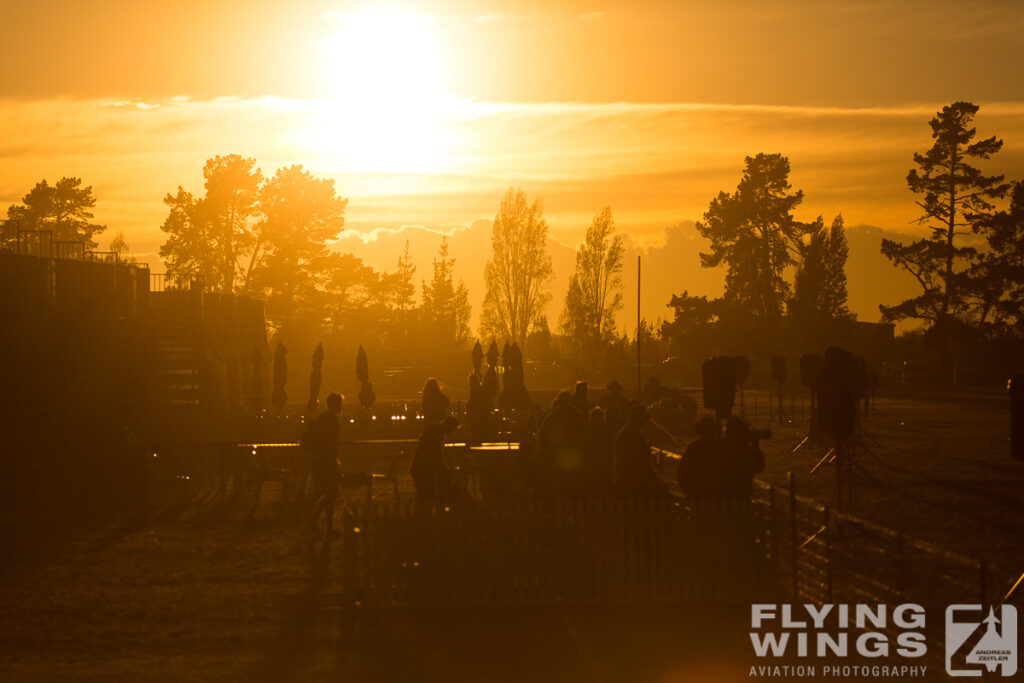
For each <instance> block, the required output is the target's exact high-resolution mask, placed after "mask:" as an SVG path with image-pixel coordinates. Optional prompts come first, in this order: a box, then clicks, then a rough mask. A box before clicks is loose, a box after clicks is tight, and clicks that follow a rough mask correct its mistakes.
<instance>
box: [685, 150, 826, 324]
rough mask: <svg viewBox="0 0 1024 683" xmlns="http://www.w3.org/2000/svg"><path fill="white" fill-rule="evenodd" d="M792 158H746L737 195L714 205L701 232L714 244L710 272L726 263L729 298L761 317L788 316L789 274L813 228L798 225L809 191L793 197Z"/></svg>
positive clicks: (705, 259) (704, 259)
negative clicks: (797, 211)
mask: <svg viewBox="0 0 1024 683" xmlns="http://www.w3.org/2000/svg"><path fill="white" fill-rule="evenodd" d="M791 189H792V186H791V185H790V184H789V159H787V158H786V157H784V156H782V155H781V154H763V153H762V154H758V155H757V156H755V157H747V158H746V167H745V169H744V171H743V177H742V178H741V179H740V182H739V184H738V185H737V186H736V192H734V193H733V194H729V193H726V192H721V193H719V195H718V197H716V198H715V199H713V200H712V201H711V205H710V207H709V208H708V210H707V212H706V213H705V214H704V220H703V221H701V222H698V223H697V231H698V232H699V233H700V234H701V235H702V236H703V237H705V238H707V239H709V240H711V251H710V253H702V254H701V255H700V259H701V264H702V265H703V266H704V267H705V268H714V267H716V266H719V265H721V264H723V263H724V264H725V265H726V266H727V268H728V271H727V273H726V278H725V299H726V300H727V301H729V302H730V303H733V304H735V305H737V306H738V307H740V308H741V309H743V310H745V311H746V312H748V313H750V314H752V315H755V316H760V317H765V318H774V317H779V316H781V314H782V310H783V304H784V303H785V302H786V300H787V298H788V295H789V289H790V288H789V283H788V282H786V280H785V279H784V277H783V271H784V269H785V268H786V267H787V266H789V265H792V264H793V263H795V260H794V255H795V254H798V253H799V248H800V246H801V245H802V243H803V236H804V235H805V234H806V232H807V227H806V226H805V225H804V224H802V223H799V222H797V221H796V220H794V218H793V209H794V208H795V207H796V206H797V205H798V204H799V203H800V202H801V201H803V196H804V195H803V191H802V190H797V191H796V193H793V194H790V190H791Z"/></svg>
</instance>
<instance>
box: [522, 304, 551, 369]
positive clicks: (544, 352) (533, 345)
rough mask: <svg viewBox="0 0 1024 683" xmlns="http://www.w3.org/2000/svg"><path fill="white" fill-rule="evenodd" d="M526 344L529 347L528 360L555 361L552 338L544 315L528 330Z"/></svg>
mask: <svg viewBox="0 0 1024 683" xmlns="http://www.w3.org/2000/svg"><path fill="white" fill-rule="evenodd" d="M526 343H527V344H528V345H529V347H530V358H533V359H536V360H556V359H557V358H558V353H557V351H556V350H555V342H554V336H553V335H552V334H551V327H550V326H549V325H548V317H547V316H546V315H542V316H541V317H540V318H538V319H537V321H536V322H535V323H534V324H533V327H532V328H530V334H528V335H527V336H526Z"/></svg>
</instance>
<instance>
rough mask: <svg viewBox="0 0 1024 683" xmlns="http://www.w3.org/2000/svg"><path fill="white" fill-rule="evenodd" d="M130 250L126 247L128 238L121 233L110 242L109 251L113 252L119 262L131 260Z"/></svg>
mask: <svg viewBox="0 0 1024 683" xmlns="http://www.w3.org/2000/svg"><path fill="white" fill-rule="evenodd" d="M131 250H132V248H131V247H130V246H129V245H128V238H126V237H125V236H124V233H123V232H119V233H117V234H116V235H114V238H113V239H112V240H110V251H111V252H113V254H114V256H115V257H116V258H117V260H118V261H120V262H122V263H123V262H125V261H128V260H129V259H130V258H131Z"/></svg>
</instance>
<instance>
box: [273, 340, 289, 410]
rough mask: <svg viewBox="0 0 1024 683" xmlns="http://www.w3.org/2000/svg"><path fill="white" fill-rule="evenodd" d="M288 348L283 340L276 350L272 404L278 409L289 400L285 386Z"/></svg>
mask: <svg viewBox="0 0 1024 683" xmlns="http://www.w3.org/2000/svg"><path fill="white" fill-rule="evenodd" d="M287 355H288V349H286V348H285V347H284V344H282V343H281V342H278V343H277V350H276V351H274V390H273V391H272V392H271V393H270V405H272V406H274V408H276V409H277V410H281V409H282V408H284V404H285V403H287V402H288V393H287V392H286V391H285V389H284V387H285V385H286V384H287V383H288V359H287V357H286V356H287Z"/></svg>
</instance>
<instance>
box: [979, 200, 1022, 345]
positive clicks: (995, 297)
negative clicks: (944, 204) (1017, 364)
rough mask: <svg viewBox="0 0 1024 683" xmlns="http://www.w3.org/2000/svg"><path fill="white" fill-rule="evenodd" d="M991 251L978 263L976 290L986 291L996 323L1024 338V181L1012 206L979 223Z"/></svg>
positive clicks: (1019, 337)
mask: <svg viewBox="0 0 1024 683" xmlns="http://www.w3.org/2000/svg"><path fill="white" fill-rule="evenodd" d="M978 227H979V229H980V231H981V232H982V233H983V234H984V235H985V237H986V239H987V240H988V245H989V247H990V251H989V252H988V253H986V254H983V255H982V256H981V260H980V263H978V264H977V265H976V266H975V274H974V275H975V279H976V280H977V281H981V282H982V283H984V286H983V287H976V291H980V292H981V293H984V294H987V299H986V301H985V303H986V304H988V305H991V307H992V309H993V310H992V314H993V318H994V322H995V323H996V324H998V325H1000V326H1001V327H1003V328H1004V331H1008V332H1011V333H1013V334H1014V335H1016V337H1017V338H1018V339H1024V309H1022V307H1024V182H1017V183H1014V185H1013V191H1012V192H1011V193H1010V205H1009V207H1008V208H1007V209H1005V210H1002V211H998V212H996V213H993V214H992V215H991V216H989V217H987V218H986V219H985V220H983V221H981V222H979V224H978Z"/></svg>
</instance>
